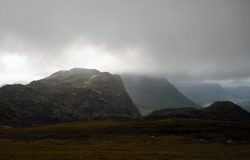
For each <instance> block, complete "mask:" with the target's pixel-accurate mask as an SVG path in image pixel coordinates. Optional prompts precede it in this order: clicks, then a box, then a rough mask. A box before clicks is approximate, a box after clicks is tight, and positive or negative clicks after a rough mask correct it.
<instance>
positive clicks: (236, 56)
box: [0, 0, 250, 81]
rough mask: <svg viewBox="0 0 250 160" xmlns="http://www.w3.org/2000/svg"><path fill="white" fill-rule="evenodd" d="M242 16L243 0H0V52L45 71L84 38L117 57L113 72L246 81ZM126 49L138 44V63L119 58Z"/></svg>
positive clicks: (245, 12)
mask: <svg viewBox="0 0 250 160" xmlns="http://www.w3.org/2000/svg"><path fill="white" fill-rule="evenodd" d="M249 17H250V1H249V0H237V1H235V0H234V1H233V0H210V1H207V0H188V1H187V0H144V1H140V0H133V1H132V0H126V1H122V0H105V1H102V0H99V1H98V0H89V1H86V0H71V1H69V0H22V1H20V0H0V54H1V50H2V51H3V50H4V51H16V52H18V53H20V54H23V55H25V56H26V57H27V63H29V65H30V66H32V67H30V68H31V70H32V72H31V73H32V74H34V73H38V74H43V73H44V74H45V73H48V72H50V70H53V71H54V70H56V69H64V68H63V67H65V66H64V65H63V64H61V63H64V62H68V61H69V60H68V59H69V57H70V55H68V54H66V53H65V52H64V49H65V47H66V46H68V45H70V44H71V43H74V42H78V40H79V39H84V41H87V43H91V44H93V45H97V46H98V45H102V44H104V45H105V46H106V50H107V51H110V53H111V54H114V56H115V57H118V59H119V57H122V58H121V59H120V60H119V62H121V65H119V64H116V65H115V66H114V65H113V64H109V65H111V67H112V68H116V69H117V70H114V72H123V71H128V69H127V70H126V69H125V67H127V68H129V71H134V72H145V73H151V74H152V73H153V74H164V75H166V76H167V77H169V78H170V79H173V80H180V79H190V80H201V81H202V80H228V79H233V80H237V79H244V78H246V79H247V78H249V77H250V69H249V68H250V63H249V60H250V45H249V44H250V32H249V30H250V18H249ZM7 40H8V41H7ZM6 41H7V42H6ZM12 42H13V45H14V46H12V45H11V44H12ZM80 42H81V41H80ZM79 44H81V43H79ZM84 44H85V43H84ZM84 44H83V45H84ZM130 48H139V49H141V50H140V51H141V52H140V53H139V55H137V56H135V58H138V60H137V61H138V63H139V62H140V65H139V64H137V63H136V61H133V63H132V62H131V61H130V59H126V58H123V55H122V54H124V52H123V51H124V50H126V49H130ZM10 53H12V52H10ZM103 54H104V53H103ZM0 56H1V55H0ZM125 60H128V62H126V61H125ZM68 63H69V64H68V65H67V66H68V67H74V65H75V64H74V62H73V61H70V62H68ZM83 63H84V60H83ZM126 63H128V64H129V65H127V66H126V65H124V64H126ZM107 65H108V64H107ZM100 69H102V68H100ZM104 69H106V68H104ZM39 72H40V73H39Z"/></svg>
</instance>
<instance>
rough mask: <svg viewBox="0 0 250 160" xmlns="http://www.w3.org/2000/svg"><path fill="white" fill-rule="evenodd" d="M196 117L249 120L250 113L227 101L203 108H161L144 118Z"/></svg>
mask: <svg viewBox="0 0 250 160" xmlns="http://www.w3.org/2000/svg"><path fill="white" fill-rule="evenodd" d="M165 118H197V119H209V120H223V121H240V120H250V113H249V112H247V111H245V110H244V109H242V108H241V107H240V106H238V105H236V104H234V103H232V102H228V101H222V102H215V103H213V104H212V105H210V106H208V107H206V108H204V109H195V108H179V109H173V108H172V109H162V110H159V111H154V112H152V113H150V114H149V115H148V116H147V117H146V119H165Z"/></svg>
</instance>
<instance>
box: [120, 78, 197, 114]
mask: <svg viewBox="0 0 250 160" xmlns="http://www.w3.org/2000/svg"><path fill="white" fill-rule="evenodd" d="M122 79H123V81H124V84H125V87H126V89H127V91H128V93H129V95H130V96H131V98H132V99H133V101H134V103H135V104H136V105H137V107H138V109H139V110H140V111H141V113H142V114H144V115H146V114H149V113H150V112H152V111H154V110H159V109H162V108H181V107H195V108H200V107H199V106H198V105H197V104H195V103H194V102H192V101H191V100H189V99H188V98H186V97H185V96H183V95H182V94H181V93H180V92H179V91H178V90H177V89H176V88H175V87H174V86H173V85H172V84H171V83H170V82H169V81H168V80H166V79H165V78H159V77H149V76H143V75H128V74H127V75H122Z"/></svg>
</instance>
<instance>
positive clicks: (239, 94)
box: [225, 86, 250, 99]
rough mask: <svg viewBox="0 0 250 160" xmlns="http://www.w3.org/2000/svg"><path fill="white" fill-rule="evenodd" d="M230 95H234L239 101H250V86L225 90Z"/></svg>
mask: <svg viewBox="0 0 250 160" xmlns="http://www.w3.org/2000/svg"><path fill="white" fill-rule="evenodd" d="M225 89H226V90H227V92H228V93H230V94H232V95H233V96H234V97H236V98H238V99H250V87H249V86H238V87H230V88H229V87H228V88H225Z"/></svg>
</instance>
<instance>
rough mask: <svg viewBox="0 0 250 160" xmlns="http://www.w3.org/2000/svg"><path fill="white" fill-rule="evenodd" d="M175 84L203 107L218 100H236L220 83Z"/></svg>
mask: <svg viewBox="0 0 250 160" xmlns="http://www.w3.org/2000/svg"><path fill="white" fill-rule="evenodd" d="M174 86H175V87H176V88H177V89H178V90H179V91H180V92H181V93H182V94H184V95H185V96H186V97H188V98H189V99H191V100H192V101H194V102H195V103H197V104H199V105H201V106H203V107H206V106H208V105H210V104H211V103H213V102H216V101H233V100H234V97H233V96H232V95H231V94H230V93H228V92H227V91H226V90H225V89H224V88H223V87H222V86H221V85H220V84H218V83H174Z"/></svg>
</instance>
